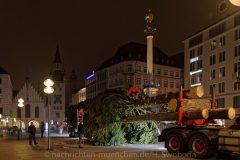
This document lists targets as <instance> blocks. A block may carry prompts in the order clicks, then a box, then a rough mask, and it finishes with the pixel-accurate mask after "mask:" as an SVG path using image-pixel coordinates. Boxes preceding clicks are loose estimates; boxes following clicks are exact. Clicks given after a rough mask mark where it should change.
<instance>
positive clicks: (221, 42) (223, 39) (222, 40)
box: [219, 36, 225, 47]
mask: <svg viewBox="0 0 240 160" xmlns="http://www.w3.org/2000/svg"><path fill="white" fill-rule="evenodd" d="M224 45H225V36H223V37H221V38H220V42H219V47H222V46H224Z"/></svg>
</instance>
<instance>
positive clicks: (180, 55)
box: [170, 52, 184, 68]
mask: <svg viewBox="0 0 240 160" xmlns="http://www.w3.org/2000/svg"><path fill="white" fill-rule="evenodd" d="M170 58H171V59H172V60H173V61H174V62H177V66H178V67H180V68H184V52H181V53H178V54H175V55H172V56H171V57H170Z"/></svg>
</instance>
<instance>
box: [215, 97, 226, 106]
mask: <svg viewBox="0 0 240 160" xmlns="http://www.w3.org/2000/svg"><path fill="white" fill-rule="evenodd" d="M216 102H217V108H225V98H219V99H216Z"/></svg>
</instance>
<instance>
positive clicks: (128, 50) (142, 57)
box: [95, 42, 184, 71]
mask: <svg viewBox="0 0 240 160" xmlns="http://www.w3.org/2000/svg"><path fill="white" fill-rule="evenodd" d="M182 56H184V55H182ZM132 60H134V61H142V62H147V45H144V44H140V43H135V42H130V43H127V44H125V45H123V46H121V47H119V48H118V50H117V52H116V54H115V55H114V56H113V57H112V58H109V59H108V60H106V61H105V62H104V63H103V64H102V65H100V66H99V67H98V68H97V69H96V70H95V71H98V70H101V69H104V68H107V67H109V66H112V65H115V64H117V63H120V62H123V61H132ZM176 62H178V60H177V61H175V62H174V61H173V60H172V59H171V57H168V56H167V55H166V54H165V53H164V52H163V51H162V50H160V49H159V48H157V47H153V63H154V64H160V65H165V66H172V67H178V68H181V65H179V63H176Z"/></svg>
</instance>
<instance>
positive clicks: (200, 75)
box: [198, 73, 202, 83]
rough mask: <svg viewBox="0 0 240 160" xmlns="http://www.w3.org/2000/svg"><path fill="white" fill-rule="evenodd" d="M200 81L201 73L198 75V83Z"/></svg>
mask: <svg viewBox="0 0 240 160" xmlns="http://www.w3.org/2000/svg"><path fill="white" fill-rule="evenodd" d="M201 82H202V73H200V74H199V75H198V83H201Z"/></svg>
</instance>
